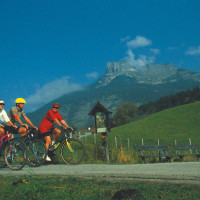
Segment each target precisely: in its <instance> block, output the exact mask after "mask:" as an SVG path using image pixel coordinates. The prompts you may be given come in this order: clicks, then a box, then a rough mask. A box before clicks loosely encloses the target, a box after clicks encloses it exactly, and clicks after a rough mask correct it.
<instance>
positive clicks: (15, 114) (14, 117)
mask: <svg viewBox="0 0 200 200" xmlns="http://www.w3.org/2000/svg"><path fill="white" fill-rule="evenodd" d="M15 103H16V106H14V107H12V108H11V109H10V111H9V113H8V117H9V118H10V121H11V122H12V123H13V124H14V125H16V124H17V123H19V124H21V125H22V127H19V128H18V129H16V130H13V133H14V134H17V133H20V134H22V135H21V136H25V135H26V134H27V130H26V129H27V128H28V124H29V125H30V126H32V127H33V128H35V129H36V130H38V128H37V127H36V126H34V125H33V123H32V122H31V120H30V119H29V118H28V117H27V116H26V114H25V112H24V110H23V108H24V104H25V103H26V101H25V100H24V99H23V98H17V99H16V100H15ZM21 116H22V117H23V118H24V119H25V121H26V122H27V123H28V124H24V123H23V122H22V121H21V119H20V117H21ZM7 125H8V126H9V124H7Z"/></svg>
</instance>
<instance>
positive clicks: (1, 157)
mask: <svg viewBox="0 0 200 200" xmlns="http://www.w3.org/2000/svg"><path fill="white" fill-rule="evenodd" d="M0 154H1V155H0V168H3V167H5V166H6V162H5V158H4V155H3V154H4V152H2V153H0Z"/></svg>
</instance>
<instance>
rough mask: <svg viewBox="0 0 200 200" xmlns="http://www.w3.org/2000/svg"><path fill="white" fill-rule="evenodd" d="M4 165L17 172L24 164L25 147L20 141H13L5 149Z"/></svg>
mask: <svg viewBox="0 0 200 200" xmlns="http://www.w3.org/2000/svg"><path fill="white" fill-rule="evenodd" d="M4 158H5V162H6V165H7V166H8V167H9V168H10V169H12V170H19V169H22V168H23V167H24V165H25V164H26V145H25V144H24V142H23V141H22V140H19V139H14V140H12V141H10V142H9V143H8V144H7V145H6V147H5V154H4Z"/></svg>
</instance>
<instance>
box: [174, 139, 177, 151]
mask: <svg viewBox="0 0 200 200" xmlns="http://www.w3.org/2000/svg"><path fill="white" fill-rule="evenodd" d="M174 143H175V145H176V140H174ZM177 153H178V151H177V150H176V154H177Z"/></svg>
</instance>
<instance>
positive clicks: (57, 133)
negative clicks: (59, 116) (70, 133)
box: [52, 128, 61, 142]
mask: <svg viewBox="0 0 200 200" xmlns="http://www.w3.org/2000/svg"><path fill="white" fill-rule="evenodd" d="M52 133H53V135H54V136H53V140H52V141H53V142H55V141H56V140H57V139H58V138H59V137H60V134H61V131H60V130H59V129H57V128H54V130H53V131H52Z"/></svg>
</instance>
